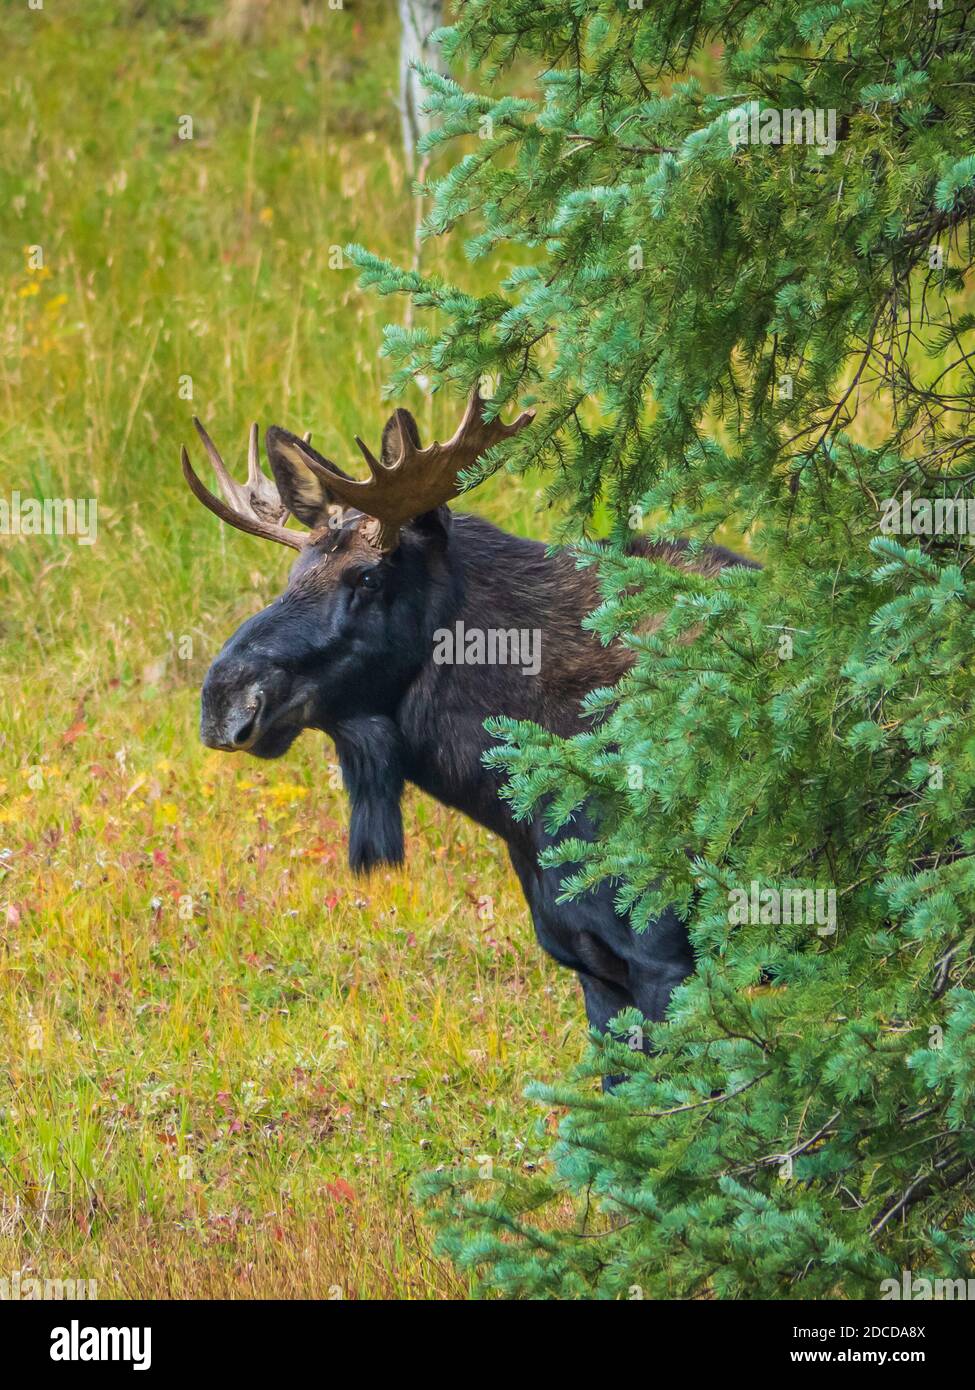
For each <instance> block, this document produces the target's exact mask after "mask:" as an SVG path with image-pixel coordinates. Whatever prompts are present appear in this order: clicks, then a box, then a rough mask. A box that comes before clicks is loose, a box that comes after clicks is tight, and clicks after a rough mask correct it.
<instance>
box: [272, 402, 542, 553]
mask: <svg viewBox="0 0 975 1390" xmlns="http://www.w3.org/2000/svg"><path fill="white" fill-rule="evenodd" d="M483 406H484V401H483V400H482V398H481V395H480V392H479V391H477V390H475V391H474V393H473V395H472V396H471V398H470V400H469V401H468V403H467V409H466V410H465V412H464V418H463V419H462V420H461V422H460V424H459V425H458V427H457V430H456V431H455V433H454V435H453V437H452V438H451V439H448V440H447V443H446V444H437V443H434V444H431V445H429V446H428V448H426V449H421V448H420V447H419V446H418V445H417V444H416V443H414V441H413V440H412V439H411V438H410V436H409V434H408V433H407V430H406V428H405V426H404V423H403V419H402V417H401V416H400V415H397V417H396V423H397V426H398V429H399V457H398V458H397V459H396V460H395V462H393V463H389V464H385V463H380V461H379V460H378V459H377V458H376V457H375V455H374V454H373V453H372V451H371V450H370V449H369V447H368V446H367V445H366V444H364V443H363V441H362V440H361V439H360V438H359V436H358V435H356V437H355V442H356V444H357V445H358V446H359V449H360V451H361V452H362V455H363V457H364V458H365V460H366V463H367V464H368V465H369V471H370V473H371V474H372V476H371V477H370V478H366V479H365V480H363V481H361V482H360V481H357V480H355V479H352V478H346V477H344V476H341V475H337V474H336V473H332V472H330V471H328V470H327V469H324V468H323V467H322V466H321V464H319V463H317V462H316V461H315V459H313V458H311V456H310V455H309V454H308V453H307V451H306V450H304V449H301V447H300V445H299V446H297V448H298V452H299V453H300V455H301V459H302V462H303V463H305V464H307V466H308V467H309V468H310V469H311V470H312V472H313V473H317V474H318V476H319V478H320V479H321V481H322V482H323V483H325V484H326V486H327V487H328V490H329V492H330V493H331V494H332V495H333V496H334V497H337V498H338V500H339V501H340V502H344V503H345V505H346V506H347V507H355V508H356V509H357V510H358V511H360V512H364V513H365V514H366V515H367V516H370V517H373V518H374V519H375V520H376V522H377V523H378V527H377V532H376V535H375V537H374V538H373V539H374V543H375V544H376V546H377V547H378V548H379V549H380V550H394V549H395V548H396V544H397V541H398V537H399V531H400V527H401V526H403V525H404V524H405V523H406V522H407V521H411V520H412V519H413V517H416V516H422V514H423V513H424V512H428V511H432V510H433V508H435V507H439V506H440V505H441V503H443V502H449V501H450V499H451V498H452V497H456V496H458V494H459V493H460V491H461V485H460V482H459V475H460V474H461V473H462V472H463V471H464V470H465V469H467V468H470V467H472V465H473V464H475V463H476V462H477V460H478V459H479V458H480V457H481V455H482V454H486V453H487V451H488V449H490V448H492V447H493V446H494V445H495V444H500V443H501V441H502V440H503V439H509V438H510V437H511V436H512V435H513V434H517V433H518V431H519V430H521V429H524V427H525V425H528V424H530V423H531V422H532V420H534V418H535V412H534V411H533V410H526V411H524V412H523V413H522V414H521V415H519V416H518V419H517V420H515V421H514V423H513V424H510V425H504V424H502V423H501V421H500V420H497V419H495V420H490V421H485V419H484V417H483V415H482V408H483ZM289 534H290V533H289Z"/></svg>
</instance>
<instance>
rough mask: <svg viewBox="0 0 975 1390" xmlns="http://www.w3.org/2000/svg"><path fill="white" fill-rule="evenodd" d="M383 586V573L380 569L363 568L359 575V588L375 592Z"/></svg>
mask: <svg viewBox="0 0 975 1390" xmlns="http://www.w3.org/2000/svg"><path fill="white" fill-rule="evenodd" d="M382 587H383V581H382V575H381V574H380V573H379V571H378V570H375V569H368V570H363V571H362V573H361V574H360V576H359V588H360V589H368V591H369V592H370V593H375V592H376V590H377V589H381V588H382Z"/></svg>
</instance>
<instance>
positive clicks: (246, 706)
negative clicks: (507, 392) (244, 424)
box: [181, 391, 533, 758]
mask: <svg viewBox="0 0 975 1390" xmlns="http://www.w3.org/2000/svg"><path fill="white" fill-rule="evenodd" d="M532 419H533V412H530V411H527V412H525V413H524V414H522V415H520V416H519V418H518V419H517V420H516V421H515V422H514V423H513V424H511V425H505V424H502V423H501V421H500V420H498V419H494V420H490V421H486V420H485V419H484V402H483V400H482V399H481V397H480V395H479V394H478V392H477V391H475V392H474V394H473V395H472V396H471V398H470V400H469V402H468V406H467V409H466V412H465V414H464V417H463V419H462V420H461V423H460V425H459V426H458V428H457V430H456V432H455V434H454V435H453V437H452V438H451V439H450V440H448V442H447V443H446V444H439V443H434V444H431V445H430V446H429V447H428V448H425V449H424V448H421V447H420V438H419V433H418V430H417V427H416V422H415V421H414V419H413V417H412V415H410V413H409V412H408V411H406V410H397V411H396V412H395V413H394V414H393V415H392V416H391V417H390V419H389V421H388V422H387V424H386V428H385V430H384V431H383V439H382V447H381V450H380V457H379V458H378V459H377V458H376V457H375V456H374V455H373V453H372V452H371V451H370V450H369V448H368V447H367V446H366V445H365V444H364V443H363V442H362V440H361V439H360V438H358V436H357V437H356V444H357V445H358V447H359V449H360V450H361V452H362V454H363V456H364V457H365V460H366V463H367V464H368V466H369V470H370V477H369V478H368V479H366V480H364V481H358V480H356V479H354V478H352V477H350V476H349V474H347V473H346V472H344V471H343V470H342V469H341V468H339V467H338V466H337V465H336V464H335V463H333V462H331V460H329V459H327V458H325V457H324V456H323V455H322V454H319V453H318V452H317V451H316V450H314V449H313V448H312V447H311V445H310V443H309V441H308V439H301V438H299V437H298V436H296V435H294V434H291V433H289V432H288V431H287V430H283V429H279V428H277V427H272V428H271V429H269V430H268V431H267V434H266V437H265V448H266V450H267V457H268V462H269V463H270V466H271V472H272V474H273V476H274V480H275V481H274V482H272V481H271V480H270V479H269V478H268V477H267V476H266V474H265V473H264V472H263V471H262V469H261V466H260V461H259V455H258V433H257V426H256V425H253V426H252V427H251V432H250V440H249V448H248V469H247V481H246V483H243V484H240V483H238V482H236V481H235V480H234V479H233V478H232V477H231V475H230V473H229V472H228V470H227V468H226V466H225V465H224V462H223V460H222V459H221V457H220V454H219V452H218V451H217V449H216V447H215V445H214V443H213V441H212V440H211V439H210V436H209V435H208V434H207V432H206V430H205V429H204V428H203V426H202V425H201V424H200V422H199V421H198V420H194V424H195V425H196V429H197V431H198V433H199V435H200V438H201V440H202V441H203V445H204V448H205V449H206V452H207V454H208V455H209V458H210V462H211V463H212V465H213V469H214V472H215V473H216V477H217V482H218V485H219V488H220V491H221V493H222V499H221V498H219V497H216V496H214V494H213V493H212V492H210V491H209V489H208V488H207V487H206V486H205V485H204V484H203V483H202V482H201V481H200V479H199V478H198V476H197V475H196V473H195V472H194V471H193V467H192V465H191V463H190V460H189V455H188V454H187V451H186V449H185V448H184V449H183V450H182V452H181V462H182V467H183V474H184V476H185V478H186V481H187V483H188V484H189V486H190V488H191V489H192V491H193V493H194V494H195V495H196V497H197V498H198V499H199V500H200V501H201V502H202V503H203V505H204V506H205V507H207V508H208V509H209V510H210V511H212V512H214V513H215V514H216V515H217V516H219V517H220V518H221V520H223V521H226V522H228V523H229V524H230V525H231V526H235V527H237V528H238V529H239V530H241V531H246V532H249V533H250V534H251V535H255V536H263V537H264V538H265V539H267V540H272V541H276V542H278V543H279V544H281V545H285V546H290V547H291V548H292V549H294V550H296V551H297V552H298V558H297V559H296V561H295V564H294V566H293V568H292V571H291V575H290V578H289V581H288V585H287V588H286V589H285V591H284V593H283V594H281V596H280V597H279V598H277V599H275V601H274V602H273V603H272V604H271V605H270V607H268V608H265V609H264V610H263V611H262V612H260V613H258V614H256V616H254V617H252V618H250V619H248V620H247V621H246V622H245V623H244V624H243V625H242V626H241V627H240V628H239V629H238V630H237V631H236V632H235V633H234V634H233V636H232V637H231V638H230V640H229V641H228V642H227V643H226V645H225V646H224V647H223V649H222V651H221V652H220V654H219V655H218V656H217V658H216V660H215V661H214V663H213V665H212V666H211V667H210V670H209V672H208V674H207V677H206V680H205V683H204V686H203V693H202V718H201V730H200V731H201V737H202V739H203V742H204V743H205V744H207V745H208V746H209V747H211V748H218V749H223V750H226V751H230V752H248V753H252V754H254V755H256V756H257V757H260V758H276V757H279V756H280V755H281V754H283V753H285V752H286V751H287V750H288V748H290V746H291V744H292V743H293V742H294V740H295V739H296V738H297V737H298V735H299V734H300V733H301V732H302V730H303V729H307V728H318V729H322V730H324V731H325V732H327V733H332V732H333V731H334V729H335V728H336V727H337V726H338V725H339V724H341V723H342V721H344V720H347V719H349V718H350V717H352V716H354V717H355V718H356V719H357V720H359V721H361V720H362V719H363V718H368V717H369V716H377V717H383V716H389V715H390V714H391V713H392V711H393V710H394V709H395V707H396V705H397V703H398V701H399V699H400V697H401V696H402V693H403V691H404V689H405V688H406V687H407V686H408V684H409V683H410V681H411V680H412V678H413V677H414V675H415V674H416V672H417V671H418V669H419V668H420V667H421V665H422V664H423V663H424V661H426V660H428V659H429V656H430V652H431V642H432V633H433V631H434V629H435V628H436V627H437V626H438V616H439V615H440V614H441V613H442V612H444V611H445V610H446V608H447V607H448V606H449V603H450V599H451V592H452V590H453V589H454V588H455V586H456V584H457V575H456V572H455V569H454V567H452V566H451V565H450V564H448V563H447V558H446V557H447V549H448V539H449V530H450V524H451V514H450V511H449V510H448V508H447V506H446V505H445V504H446V503H447V502H448V501H449V500H450V499H451V498H454V497H456V496H458V494H459V493H460V491H461V482H460V475H461V474H462V472H463V471H464V470H465V469H469V468H470V467H472V465H473V464H474V463H476V461H477V460H478V459H479V458H480V457H481V456H482V455H483V454H485V453H486V452H487V450H489V449H490V448H492V447H493V446H494V445H496V444H498V443H500V442H501V441H502V440H505V439H508V438H510V437H511V436H512V435H514V434H517V432H518V431H519V430H521V429H522V428H523V427H524V426H525V425H527V424H528V423H529V421H531V420H532ZM289 516H290V517H294V518H296V519H297V520H298V521H299V522H301V523H302V524H303V525H304V526H306V527H308V528H309V529H308V531H306V532H300V531H296V530H294V529H292V528H290V527H289V526H288V525H287V524H286V523H287V521H288V519H289Z"/></svg>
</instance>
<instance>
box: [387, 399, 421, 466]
mask: <svg viewBox="0 0 975 1390" xmlns="http://www.w3.org/2000/svg"><path fill="white" fill-rule="evenodd" d="M400 430H402V431H403V434H404V435H405V436H406V439H407V440H408V442H409V443H410V444H412V445H413V447H414V448H416V449H419V447H420V431H419V430H418V429H417V427H416V421H415V420H414V419H413V416H412V415H411V414H410V412H409V411H408V410H403V409H400V410H394V411H393V413H392V415H391V416H390V417H389V419H388V420H387V421H386V428H385V429H384V430H383V443H382V448H381V449H380V451H379V458H380V461H381V462H382V463H384V464H385V465H386V467H387V468H389V467H390V466H391V465H392V464H394V463H395V462H396V460H397V459H398V458H399V456H400V453H401V451H402V441H401V438H400Z"/></svg>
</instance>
